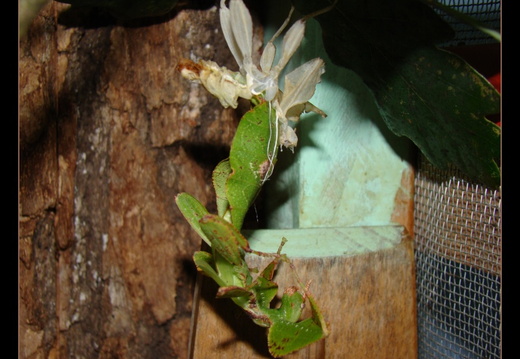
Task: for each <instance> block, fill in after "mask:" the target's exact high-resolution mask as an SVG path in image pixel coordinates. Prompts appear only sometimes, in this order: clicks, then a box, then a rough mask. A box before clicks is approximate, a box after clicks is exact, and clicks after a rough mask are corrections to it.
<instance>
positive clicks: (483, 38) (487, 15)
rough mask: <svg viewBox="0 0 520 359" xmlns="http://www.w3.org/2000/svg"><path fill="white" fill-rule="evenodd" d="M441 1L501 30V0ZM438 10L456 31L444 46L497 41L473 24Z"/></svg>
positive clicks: (487, 25) (486, 24)
mask: <svg viewBox="0 0 520 359" xmlns="http://www.w3.org/2000/svg"><path fill="white" fill-rule="evenodd" d="M439 2H440V3H441V4H443V5H446V6H449V7H450V8H452V9H454V10H457V11H459V12H461V13H463V14H464V15H467V16H470V17H472V18H473V19H475V20H477V21H478V22H480V23H481V24H482V25H484V26H485V27H487V28H490V29H493V30H496V31H500V0H439ZM437 12H438V14H439V15H440V16H441V17H442V18H443V19H444V20H445V21H446V22H447V23H448V24H450V26H451V27H452V28H453V30H454V31H455V37H454V38H453V39H452V40H450V41H448V42H446V43H444V44H442V46H444V47H451V46H465V45H482V44H489V43H495V42H496V40H494V39H493V38H491V37H490V36H489V35H486V34H484V33H483V32H482V31H480V30H478V29H475V28H474V27H473V26H470V25H468V24H466V23H464V22H461V21H459V20H457V19H455V18H453V17H452V16H449V15H446V14H445V13H443V12H441V11H437Z"/></svg>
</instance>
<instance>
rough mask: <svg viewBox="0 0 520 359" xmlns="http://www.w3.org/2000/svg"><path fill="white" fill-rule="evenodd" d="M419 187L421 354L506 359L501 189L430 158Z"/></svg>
mask: <svg viewBox="0 0 520 359" xmlns="http://www.w3.org/2000/svg"><path fill="white" fill-rule="evenodd" d="M415 191H416V192H415V200H414V202H415V256H416V270H417V309H418V311H417V314H418V337H419V358H420V359H429V358H432V359H433V358H435V359H443V358H475V359H484V358H486V359H488V358H497V359H498V358H500V353H501V349H500V348H501V346H500V333H501V331H500V328H501V327H500V312H501V298H500V292H501V290H500V288H501V283H500V278H501V275H500V274H501V266H502V265H501V263H502V257H501V249H502V238H501V231H500V228H501V223H500V222H501V216H500V213H501V212H500V203H501V198H500V193H499V191H495V190H490V189H488V188H485V187H482V186H480V185H477V184H473V183H471V182H469V181H467V180H466V179H464V176H463V175H462V174H460V173H459V172H458V171H457V170H455V169H453V170H448V171H441V170H438V169H436V168H434V167H433V166H432V165H431V164H429V163H428V161H427V160H425V159H424V158H421V159H420V163H419V167H418V173H417V175H416V180H415Z"/></svg>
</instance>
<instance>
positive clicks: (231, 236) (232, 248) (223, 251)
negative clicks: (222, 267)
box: [199, 214, 249, 267]
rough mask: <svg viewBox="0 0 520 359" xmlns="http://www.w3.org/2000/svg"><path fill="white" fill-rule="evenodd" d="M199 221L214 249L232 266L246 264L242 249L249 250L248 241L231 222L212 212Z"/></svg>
mask: <svg viewBox="0 0 520 359" xmlns="http://www.w3.org/2000/svg"><path fill="white" fill-rule="evenodd" d="M199 223H200V227H201V229H202V231H203V232H204V234H205V235H206V237H207V238H208V239H209V241H210V243H211V248H212V249H213V250H214V251H216V252H218V254H220V255H221V256H222V257H223V258H224V259H225V260H226V261H227V262H229V263H231V264H233V265H234V266H239V267H243V266H246V264H245V260H244V250H248V251H249V243H248V242H247V239H245V238H244V236H243V235H242V234H241V233H240V232H239V231H238V230H237V229H236V228H235V227H234V226H233V225H232V224H231V223H229V222H227V221H226V220H224V219H223V218H222V217H219V216H216V215H213V214H207V215H205V216H204V217H203V218H202V219H201V220H200V221H199ZM217 263H218V262H217ZM246 267H247V266H246Z"/></svg>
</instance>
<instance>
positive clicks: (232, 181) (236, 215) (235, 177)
mask: <svg viewBox="0 0 520 359" xmlns="http://www.w3.org/2000/svg"><path fill="white" fill-rule="evenodd" d="M274 120H275V114H274V111H270V108H269V103H267V102H264V103H262V104H260V105H258V106H256V107H254V108H253V109H252V110H251V111H249V112H247V113H246V114H245V115H244V116H243V117H242V119H241V120H240V123H239V125H238V128H237V131H236V134H235V137H234V139H233V143H232V144H231V150H230V154H229V164H230V166H231V171H232V172H231V174H230V176H229V178H228V181H227V199H228V201H229V205H230V208H231V221H232V223H233V225H234V226H235V227H236V228H237V229H239V230H240V229H241V228H242V224H243V222H244V217H245V215H246V213H247V211H248V210H249V207H250V206H251V205H252V204H253V201H254V200H255V198H256V196H257V194H258V192H259V190H260V188H261V187H262V184H263V181H264V179H265V175H266V174H267V173H268V171H269V170H271V169H272V166H273V165H274V158H275V156H276V153H277V150H278V149H277V147H276V146H275V142H276V141H275V130H274V126H273V124H272V123H273V122H274ZM268 155H269V156H271V160H270V159H269V157H268Z"/></svg>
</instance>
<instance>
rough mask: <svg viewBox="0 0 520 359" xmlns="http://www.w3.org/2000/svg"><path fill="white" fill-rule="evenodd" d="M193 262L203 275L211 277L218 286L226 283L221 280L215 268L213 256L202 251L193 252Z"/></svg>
mask: <svg viewBox="0 0 520 359" xmlns="http://www.w3.org/2000/svg"><path fill="white" fill-rule="evenodd" d="M193 262H195V265H196V266H197V270H199V271H200V272H202V273H204V275H206V276H208V277H210V278H211V279H213V280H214V281H215V282H216V283H217V284H218V285H219V286H225V285H227V283H226V282H225V281H223V280H222V279H221V278H220V276H219V275H218V273H217V271H216V270H215V261H214V260H213V256H212V255H211V254H210V253H208V252H204V251H198V252H195V254H194V255H193Z"/></svg>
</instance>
